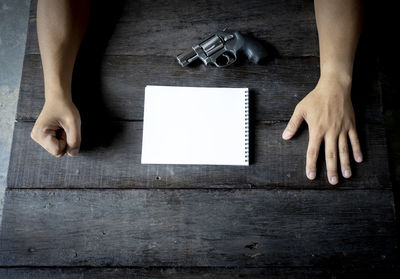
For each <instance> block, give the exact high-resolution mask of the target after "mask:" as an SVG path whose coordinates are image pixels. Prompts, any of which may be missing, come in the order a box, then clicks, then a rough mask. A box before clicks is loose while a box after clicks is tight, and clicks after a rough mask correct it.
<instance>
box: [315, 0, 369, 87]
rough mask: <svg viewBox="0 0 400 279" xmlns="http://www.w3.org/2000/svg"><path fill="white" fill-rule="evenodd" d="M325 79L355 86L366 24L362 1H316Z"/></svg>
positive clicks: (321, 64) (322, 75)
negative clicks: (358, 51) (357, 55)
mask: <svg viewBox="0 0 400 279" xmlns="http://www.w3.org/2000/svg"><path fill="white" fill-rule="evenodd" d="M314 5H315V16H316V20H317V28H318V38H319V48H320V67H321V77H322V78H325V77H328V78H329V77H331V76H334V77H335V78H339V79H340V80H341V81H343V82H346V83H351V80H352V72H353V62H354V56H355V52H356V48H357V43H358V39H359V35H360V31H361V25H362V3H361V0H315V2H314Z"/></svg>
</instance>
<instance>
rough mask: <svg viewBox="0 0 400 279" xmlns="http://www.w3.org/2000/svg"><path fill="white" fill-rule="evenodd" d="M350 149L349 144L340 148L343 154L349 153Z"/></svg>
mask: <svg viewBox="0 0 400 279" xmlns="http://www.w3.org/2000/svg"><path fill="white" fill-rule="evenodd" d="M348 151H349V150H348V148H347V146H345V145H344V146H342V147H340V148H339V152H340V154H341V155H346V154H347V153H348Z"/></svg>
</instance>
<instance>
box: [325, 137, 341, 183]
mask: <svg viewBox="0 0 400 279" xmlns="http://www.w3.org/2000/svg"><path fill="white" fill-rule="evenodd" d="M325 162H326V170H327V172H328V180H329V183H330V184H332V185H336V184H337V183H338V182H339V179H338V174H337V138H336V137H335V136H326V137H325Z"/></svg>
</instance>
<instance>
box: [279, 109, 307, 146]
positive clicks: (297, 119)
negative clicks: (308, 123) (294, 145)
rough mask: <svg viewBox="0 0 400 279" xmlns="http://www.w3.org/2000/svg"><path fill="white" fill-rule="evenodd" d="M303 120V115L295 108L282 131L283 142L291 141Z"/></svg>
mask: <svg viewBox="0 0 400 279" xmlns="http://www.w3.org/2000/svg"><path fill="white" fill-rule="evenodd" d="M303 120H304V118H303V115H302V114H301V112H300V109H299V108H298V106H297V107H296V109H295V110H294V112H293V115H292V117H291V118H290V120H289V123H288V124H287V126H286V128H285V130H284V131H283V134H282V138H283V139H285V140H288V139H291V138H292V137H293V136H294V134H296V132H297V130H298V129H299V127H300V125H301V123H302V122H303Z"/></svg>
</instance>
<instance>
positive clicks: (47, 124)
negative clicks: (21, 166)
mask: <svg viewBox="0 0 400 279" xmlns="http://www.w3.org/2000/svg"><path fill="white" fill-rule="evenodd" d="M88 19H89V0H85V1H82V0H57V1H53V0H39V1H38V6H37V32H38V39H39V47H40V54H41V58H42V65H43V74H44V88H45V104H44V106H43V109H42V111H41V113H40V115H39V117H38V119H37V120H36V123H35V125H34V127H33V129H32V132H31V137H32V139H33V140H34V141H36V142H37V143H39V144H40V145H41V146H42V147H43V148H45V149H46V150H47V151H48V152H49V153H51V154H52V155H54V156H56V157H62V156H63V155H64V154H68V155H70V156H76V155H77V154H78V152H79V147H80V143H81V119H80V115H79V111H78V110H77V108H76V107H75V105H74V103H73V102H72V97H71V82H72V71H73V67H74V64H75V59H76V55H77V53H78V50H79V47H80V44H81V42H82V39H83V36H84V34H85V31H86V27H87V23H88Z"/></svg>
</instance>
